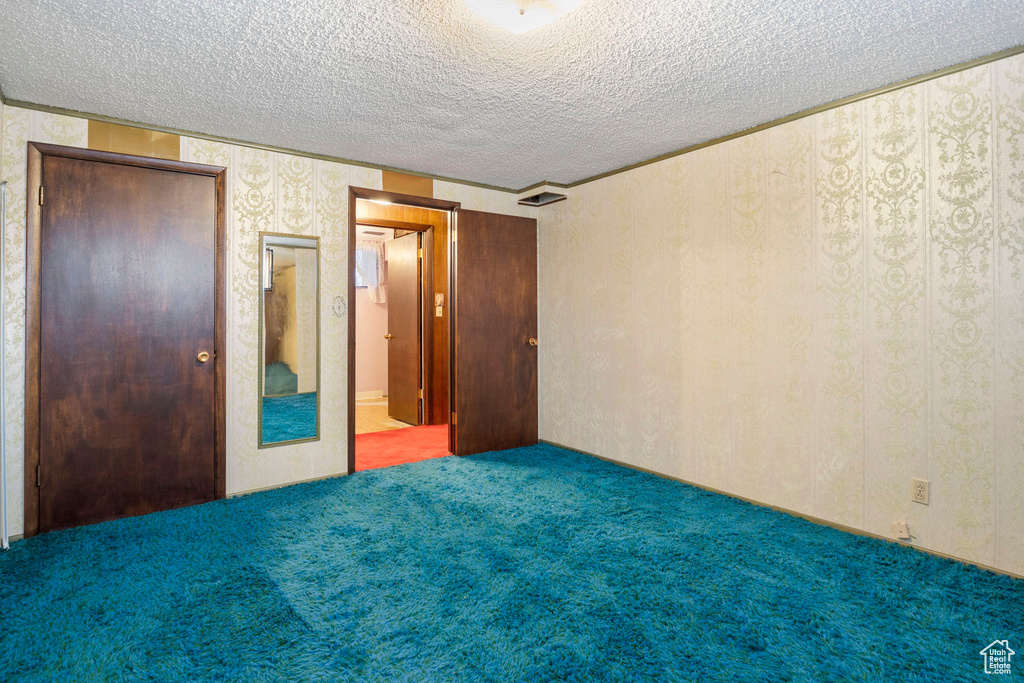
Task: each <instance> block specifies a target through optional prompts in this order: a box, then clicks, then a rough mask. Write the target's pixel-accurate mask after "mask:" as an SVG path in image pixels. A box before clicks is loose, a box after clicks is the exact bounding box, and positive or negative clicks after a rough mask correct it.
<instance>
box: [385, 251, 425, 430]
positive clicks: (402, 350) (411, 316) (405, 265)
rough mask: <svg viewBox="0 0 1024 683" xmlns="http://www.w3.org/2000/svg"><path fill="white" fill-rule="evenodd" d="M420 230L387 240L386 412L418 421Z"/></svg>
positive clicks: (404, 419) (397, 417)
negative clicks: (387, 336)
mask: <svg viewBox="0 0 1024 683" xmlns="http://www.w3.org/2000/svg"><path fill="white" fill-rule="evenodd" d="M419 249H420V233H418V232H415V233H411V234H409V235H403V236H402V237H399V238H397V239H393V240H391V241H390V242H388V243H387V250H388V254H387V255H388V281H387V282H388V334H389V335H391V337H390V338H389V339H388V414H389V415H390V416H391V417H393V418H395V419H396V420H401V421H402V422H408V423H409V424H411V425H418V424H420V376H421V372H422V370H421V367H420V358H421V356H422V354H421V350H420V344H421V343H422V341H421V340H422V336H421V334H420V313H421V310H422V308H421V305H420V258H419Z"/></svg>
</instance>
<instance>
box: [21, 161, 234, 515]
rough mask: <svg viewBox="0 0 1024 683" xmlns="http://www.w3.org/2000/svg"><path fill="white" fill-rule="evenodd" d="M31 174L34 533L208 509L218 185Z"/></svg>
mask: <svg viewBox="0 0 1024 683" xmlns="http://www.w3.org/2000/svg"><path fill="white" fill-rule="evenodd" d="M81 156H89V155H88V154H86V153H83V154H82V155H81ZM93 156H97V157H100V158H104V156H103V155H97V154H95V153H93ZM120 156H121V155H106V157H105V158H111V159H113V158H116V157H120ZM128 158H129V159H131V157H128ZM41 165H42V170H41V174H40V182H41V184H42V186H43V188H44V190H45V195H44V197H45V199H44V201H43V202H42V206H41V207H39V231H38V235H37V239H38V244H37V245H36V244H32V245H30V251H31V250H33V249H35V248H36V247H38V258H39V261H38V266H37V267H38V271H37V273H36V272H33V276H35V275H36V274H37V275H38V292H37V296H38V299H37V301H38V309H37V310H34V311H32V312H31V313H32V315H38V320H39V335H38V400H39V403H38V405H39V414H38V444H39V446H38V461H39V484H40V487H39V498H38V500H39V510H38V515H39V516H38V519H39V524H38V530H39V531H49V530H53V529H61V528H65V527H71V526H77V525H81V524H90V523H93V522H100V521H104V520H109V519H115V518H119V517H125V516H130V515H139V514H144V513H149V512H153V511H157V510H165V509H170V508H176V507H181V506H184V505H191V504H195V503H202V502H205V501H209V500H213V499H215V498H217V497H218V494H219V491H218V488H219V483H218V458H217V456H218V453H217V450H218V447H219V446H218V443H217V434H216V432H217V429H218V425H217V424H216V423H217V420H216V418H215V410H216V404H217V403H218V401H219V397H218V395H217V390H218V386H217V383H216V382H215V367H216V365H217V363H216V360H215V359H214V358H213V357H212V356H213V354H214V353H215V341H216V336H217V335H216V332H217V329H216V327H217V315H216V312H215V308H216V302H217V298H218V296H219V293H218V291H217V275H218V272H217V271H218V267H217V263H218V261H217V251H218V238H219V237H218V232H217V225H218V219H219V217H218V194H217V193H218V187H217V185H218V182H219V179H218V177H214V176H211V175H196V174H192V173H187V172H177V171H173V170H165V169H161V168H147V167H142V166H138V165H125V164H121V163H108V162H103V161H97V160H95V159H89V158H71V157H66V156H50V155H45V156H43V157H42V161H41ZM182 166H184V165H182ZM206 168H209V167H206ZM32 189H33V188H32V187H31V184H30V192H31V191H32ZM32 279H34V277H33V278H32ZM31 286H32V283H31V280H30V288H31ZM30 296H31V295H30ZM202 353H205V354H210V358H209V359H208V360H207V361H206V362H201V359H200V354H202ZM29 381H30V383H31V381H32V378H30V379H29ZM33 431H34V430H33Z"/></svg>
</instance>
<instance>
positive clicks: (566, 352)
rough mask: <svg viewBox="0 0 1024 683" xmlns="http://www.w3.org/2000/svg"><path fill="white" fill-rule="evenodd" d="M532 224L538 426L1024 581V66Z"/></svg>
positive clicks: (847, 117)
mask: <svg viewBox="0 0 1024 683" xmlns="http://www.w3.org/2000/svg"><path fill="white" fill-rule="evenodd" d="M540 221H541V226H540V235H541V236H540V242H541V244H540V259H541V267H540V279H541V284H540V291H541V302H540V306H541V311H540V313H541V329H540V335H541V337H540V338H541V340H542V342H543V343H542V346H541V356H540V361H541V368H540V389H541V437H542V438H544V439H547V440H551V441H554V442H557V443H561V444H565V445H568V446H572V447H575V448H579V449H582V450H586V451H589V452H593V453H596V454H599V455H603V456H607V457H610V458H614V459H617V460H620V461H624V462H627V463H630V464H634V465H639V466H643V467H646V468H650V469H653V470H656V471H659V472H662V473H665V474H668V475H672V476H676V477H680V478H682V479H685V480H689V481H693V482H696V483H699V484H703V485H707V486H711V487H714V488H717V489H720V490H723V491H727V492H730V493H734V494H738V495H741V496H745V497H748V498H752V499H755V500H758V501H761V502H764V503H769V504H773V505H777V506H780V507H783V508H787V509H791V510H794V511H797V512H801V513H804V514H809V515H814V516H816V517H819V518H822V519H826V520H829V521H832V522H836V523H840V524H844V525H848V526H851V527H855V528H858V529H863V530H866V531H869V532H872V533H876V534H880V535H884V536H889V535H890V525H891V523H892V522H893V521H904V520H905V521H907V522H909V524H910V528H911V532H912V533H913V534H914V539H913V542H914V544H916V545H920V546H922V547H925V548H929V549H933V550H936V551H939V552H943V553H947V554H950V555H954V556H957V557H961V558H964V559H967V560H971V561H975V562H979V563H982V564H987V565H990V566H994V567H998V568H1001V569H1004V570H1008V571H1012V572H1015V573H1018V574H1024V543H1021V532H1022V530H1024V495H1022V493H1021V492H1022V491H1024V56H1017V57H1013V58H1010V59H1006V60H1002V61H1000V62H996V63H993V64H989V65H986V66H980V67H977V68H974V69H971V70H969V71H965V72H961V73H958V74H955V75H951V76H947V77H943V78H941V79H937V80H933V81H930V82H927V83H923V84H919V85H914V86H910V87H907V88H903V89H900V90H897V91H894V92H891V93H888V94H885V95H880V96H877V97H875V98H872V99H868V100H864V101H861V102H858V103H855V104H851V105H848V106H844V107H842V108H838V109H833V110H830V111H826V112H823V113H819V114H816V115H814V116H812V117H808V118H804V119H801V120H798V121H794V122H791V123H788V124H785V125H782V126H778V127H775V128H771V129H768V130H765V131H762V132H759V133H756V134H753V135H748V136H745V137H742V138H737V139H735V140H732V141H728V142H725V143H722V144H719V145H715V146H712V147H708V148H705V149H702V150H698V151H695V152H692V153H689V154H685V155H682V156H677V157H674V158H672V159H669V160H666V161H663V162H659V163H657V164H652V165H648V166H645V167H641V168H639V169H636V170H634V171H630V172H627V173H622V174H619V175H615V176H611V177H609V178H605V179H602V180H598V181H594V182H592V183H588V184H586V185H583V186H580V187H577V188H573V189H571V190H569V201H567V202H561V203H559V204H555V205H553V206H552V207H550V208H548V209H544V210H543V211H541V213H540ZM912 477H921V478H924V479H929V480H930V481H931V505H929V506H922V505H919V504H916V503H912V502H910V500H909V497H910V480H911V478H912Z"/></svg>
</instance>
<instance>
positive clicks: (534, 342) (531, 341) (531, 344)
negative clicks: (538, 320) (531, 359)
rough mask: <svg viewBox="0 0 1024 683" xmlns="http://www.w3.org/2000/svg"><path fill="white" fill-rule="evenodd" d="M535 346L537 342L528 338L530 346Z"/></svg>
mask: <svg viewBox="0 0 1024 683" xmlns="http://www.w3.org/2000/svg"><path fill="white" fill-rule="evenodd" d="M536 345H537V340H536V339H534V338H533V337H530V346H536Z"/></svg>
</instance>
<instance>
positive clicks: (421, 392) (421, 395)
mask: <svg viewBox="0 0 1024 683" xmlns="http://www.w3.org/2000/svg"><path fill="white" fill-rule="evenodd" d="M420 398H423V390H422V389H420Z"/></svg>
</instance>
